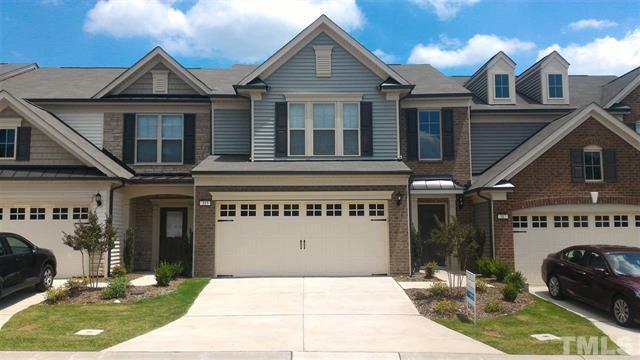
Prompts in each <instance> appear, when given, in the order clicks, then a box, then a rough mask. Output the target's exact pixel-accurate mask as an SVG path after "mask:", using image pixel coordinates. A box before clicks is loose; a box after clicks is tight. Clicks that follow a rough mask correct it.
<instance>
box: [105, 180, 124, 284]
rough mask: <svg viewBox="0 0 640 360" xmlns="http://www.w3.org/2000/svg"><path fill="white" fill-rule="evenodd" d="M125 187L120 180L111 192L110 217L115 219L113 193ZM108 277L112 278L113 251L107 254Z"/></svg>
mask: <svg viewBox="0 0 640 360" xmlns="http://www.w3.org/2000/svg"><path fill="white" fill-rule="evenodd" d="M122 187H124V181H123V180H122V179H120V185H118V186H115V187H112V188H111V189H110V190H109V217H111V218H112V219H113V192H114V191H115V190H118V189H120V188H122ZM107 264H108V265H107V276H111V251H109V252H108V253H107Z"/></svg>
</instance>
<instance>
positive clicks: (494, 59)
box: [464, 50, 516, 86]
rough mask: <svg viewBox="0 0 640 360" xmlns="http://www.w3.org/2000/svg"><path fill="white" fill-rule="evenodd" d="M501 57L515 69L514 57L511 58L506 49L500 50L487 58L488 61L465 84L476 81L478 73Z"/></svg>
mask: <svg viewBox="0 0 640 360" xmlns="http://www.w3.org/2000/svg"><path fill="white" fill-rule="evenodd" d="M500 59H502V60H504V61H506V62H507V63H508V64H509V65H511V67H513V68H514V69H515V67H516V62H515V61H513V59H511V58H510V57H509V55H507V54H506V53H505V52H504V51H502V50H500V51H498V52H497V53H495V54H494V55H493V56H492V57H490V58H489V60H487V62H485V63H484V64H482V66H481V67H480V68H479V69H478V70H476V72H474V73H473V74H472V75H471V76H470V77H469V79H468V80H467V81H466V82H465V83H464V85H465V86H467V84H470V83H472V82H473V81H475V79H476V78H477V77H478V75H480V74H482V73H483V72H484V71H485V70H486V69H488V68H489V67H491V66H493V64H495V63H496V62H497V61H498V60H500Z"/></svg>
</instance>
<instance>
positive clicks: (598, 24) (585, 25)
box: [569, 19, 618, 30]
mask: <svg viewBox="0 0 640 360" xmlns="http://www.w3.org/2000/svg"><path fill="white" fill-rule="evenodd" d="M616 25H618V24H617V23H616V22H615V21H611V20H597V19H582V20H578V21H574V22H572V23H570V24H569V29H571V30H585V29H604V28H608V27H613V26H616Z"/></svg>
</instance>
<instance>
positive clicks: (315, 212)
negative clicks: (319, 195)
mask: <svg viewBox="0 0 640 360" xmlns="http://www.w3.org/2000/svg"><path fill="white" fill-rule="evenodd" d="M307 216H322V204H307Z"/></svg>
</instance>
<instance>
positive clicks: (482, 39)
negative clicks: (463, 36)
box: [408, 34, 535, 68]
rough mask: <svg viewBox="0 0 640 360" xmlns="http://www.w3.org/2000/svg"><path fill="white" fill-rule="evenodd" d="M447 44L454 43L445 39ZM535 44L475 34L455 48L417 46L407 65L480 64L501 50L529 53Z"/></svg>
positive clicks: (511, 52) (508, 52) (512, 52)
mask: <svg viewBox="0 0 640 360" xmlns="http://www.w3.org/2000/svg"><path fill="white" fill-rule="evenodd" d="M447 40H448V41H447V43H455V42H452V41H450V40H451V39H448V38H447ZM534 48H535V44H534V43H532V42H529V41H522V40H519V39H516V38H503V37H499V36H497V35H493V34H491V35H484V34H476V35H474V36H473V37H472V38H470V39H469V40H468V41H467V43H466V44H464V45H463V46H461V47H460V46H459V47H457V48H452V47H450V46H447V44H446V43H442V42H441V43H438V44H427V45H424V44H418V45H416V46H415V47H414V48H413V50H411V55H409V60H408V62H409V63H413V64H420V63H428V64H431V65H433V66H435V67H441V68H451V67H457V66H468V65H476V64H481V63H484V62H485V61H487V60H488V59H489V58H490V57H491V56H493V55H495V54H496V53H497V52H498V51H500V50H502V51H504V52H505V53H507V54H515V53H518V52H523V51H529V50H532V49H534Z"/></svg>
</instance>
